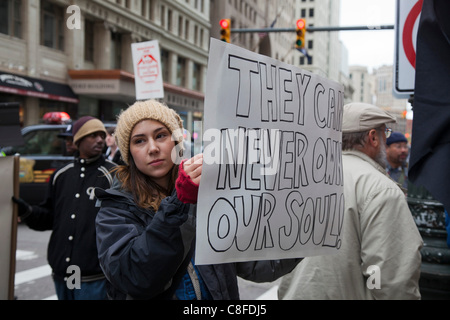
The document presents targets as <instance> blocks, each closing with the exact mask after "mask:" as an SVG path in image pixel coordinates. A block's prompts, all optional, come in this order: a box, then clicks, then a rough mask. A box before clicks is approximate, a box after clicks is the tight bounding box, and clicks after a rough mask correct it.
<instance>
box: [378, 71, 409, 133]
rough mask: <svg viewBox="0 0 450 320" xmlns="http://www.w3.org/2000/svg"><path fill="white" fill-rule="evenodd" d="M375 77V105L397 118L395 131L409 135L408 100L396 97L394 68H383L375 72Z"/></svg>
mask: <svg viewBox="0 0 450 320" xmlns="http://www.w3.org/2000/svg"><path fill="white" fill-rule="evenodd" d="M373 77H374V93H375V99H376V100H375V104H376V105H377V106H379V107H380V108H382V109H384V110H386V111H388V112H390V113H392V114H393V115H395V116H396V117H397V124H395V125H394V126H393V128H392V129H393V130H394V131H400V132H402V133H408V131H409V129H408V128H407V119H406V113H407V105H408V100H406V99H396V98H395V97H394V94H393V88H394V86H393V81H394V67H393V66H381V67H379V68H377V69H375V70H374V71H373ZM409 133H410V132H409Z"/></svg>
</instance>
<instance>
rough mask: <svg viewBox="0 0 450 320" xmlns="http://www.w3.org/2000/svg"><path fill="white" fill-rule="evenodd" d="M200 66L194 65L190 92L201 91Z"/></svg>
mask: <svg viewBox="0 0 450 320" xmlns="http://www.w3.org/2000/svg"><path fill="white" fill-rule="evenodd" d="M201 72H202V66H201V65H200V64H198V63H194V70H193V74H192V90H196V91H201V79H202V73H201Z"/></svg>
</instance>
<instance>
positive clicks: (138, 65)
mask: <svg viewBox="0 0 450 320" xmlns="http://www.w3.org/2000/svg"><path fill="white" fill-rule="evenodd" d="M131 50H132V53H133V66H134V77H135V85H136V100H148V99H159V98H164V86H163V77H162V70H161V53H160V51H159V42H158V41H157V40H154V41H148V42H140V43H133V44H132V45H131Z"/></svg>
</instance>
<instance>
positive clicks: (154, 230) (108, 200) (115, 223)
mask: <svg viewBox="0 0 450 320" xmlns="http://www.w3.org/2000/svg"><path fill="white" fill-rule="evenodd" d="M115 136H116V140H117V144H118V146H119V149H120V150H121V151H122V158H123V160H124V162H125V165H123V166H119V167H118V168H117V170H116V181H115V183H114V186H113V188H112V189H110V190H102V189H97V190H96V196H97V198H98V199H99V201H100V202H101V209H100V212H99V214H98V216H97V220H96V229H97V247H98V252H99V258H100V265H101V267H102V269H103V271H104V273H105V275H106V277H107V279H108V281H109V290H108V294H109V297H110V298H111V299H190V300H194V299H198V300H200V299H232V300H237V299H239V290H238V285H237V275H239V276H240V277H243V278H245V279H248V280H252V281H261V282H268V281H274V280H275V279H277V278H278V277H280V276H282V275H284V274H286V273H287V272H290V271H291V270H292V269H293V268H294V267H295V265H296V264H297V263H298V262H299V260H289V261H283V262H281V261H265V262H248V263H239V264H223V265H214V266H198V267H196V266H195V265H194V261H193V256H194V255H193V253H194V248H195V226H196V222H195V221H196V205H195V203H196V202H197V194H198V188H199V184H200V180H201V173H202V162H203V156H202V155H197V156H195V157H194V158H192V159H190V160H187V161H183V162H182V163H181V164H180V165H177V164H176V162H177V161H176V159H173V158H178V159H180V157H181V156H182V152H183V149H182V146H183V124H182V120H181V118H180V117H179V116H178V114H177V113H176V112H175V111H173V110H172V109H170V108H168V107H167V106H165V105H163V104H161V103H159V102H157V101H154V100H149V101H145V102H137V103H135V104H134V105H133V106H131V107H130V108H128V109H127V110H126V111H124V112H122V114H121V115H120V116H119V119H118V124H117V128H116V133H115ZM172 155H176V157H172Z"/></svg>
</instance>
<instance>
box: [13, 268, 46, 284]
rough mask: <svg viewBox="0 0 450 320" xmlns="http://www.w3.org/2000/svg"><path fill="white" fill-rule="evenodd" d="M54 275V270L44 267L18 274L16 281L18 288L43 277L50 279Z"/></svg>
mask: <svg viewBox="0 0 450 320" xmlns="http://www.w3.org/2000/svg"><path fill="white" fill-rule="evenodd" d="M51 274H52V270H51V268H50V266H49V265H44V266H41V267H37V268H32V269H28V270H25V271H21V272H17V273H16V276H15V280H14V284H15V285H16V286H18V285H21V284H23V283H27V282H31V281H34V280H37V279H40V278H43V277H48V276H50V275H51Z"/></svg>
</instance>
